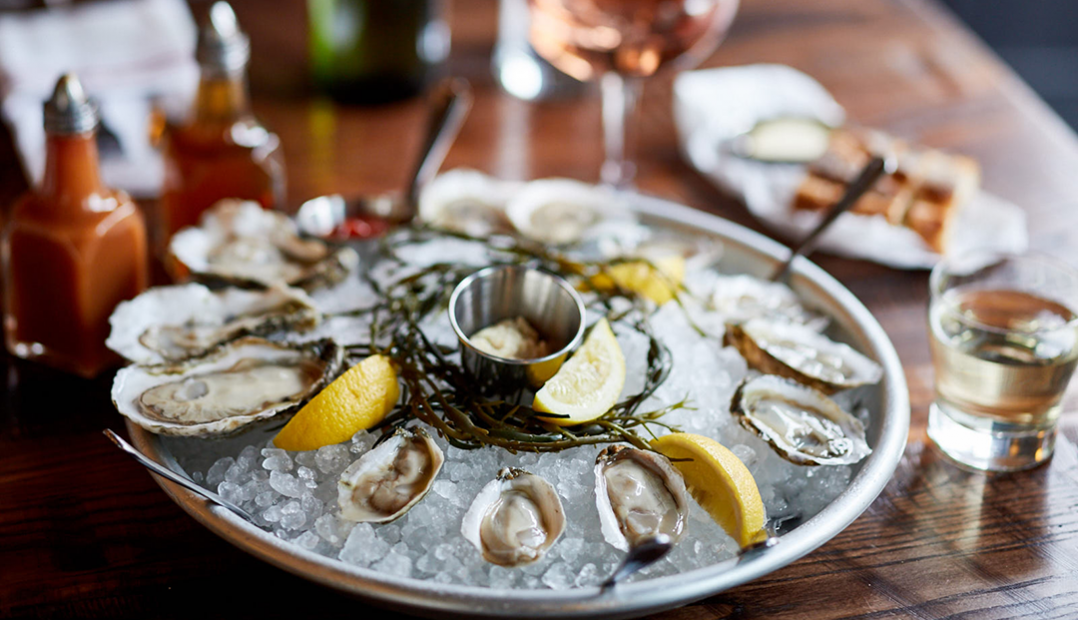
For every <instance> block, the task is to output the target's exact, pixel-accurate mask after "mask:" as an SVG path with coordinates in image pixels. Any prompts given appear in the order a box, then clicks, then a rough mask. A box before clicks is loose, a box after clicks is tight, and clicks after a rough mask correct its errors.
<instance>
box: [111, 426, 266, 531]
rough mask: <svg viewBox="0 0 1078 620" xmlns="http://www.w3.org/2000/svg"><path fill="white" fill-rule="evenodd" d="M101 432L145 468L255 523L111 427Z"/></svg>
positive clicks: (237, 507) (239, 509)
mask: <svg viewBox="0 0 1078 620" xmlns="http://www.w3.org/2000/svg"><path fill="white" fill-rule="evenodd" d="M102 433H104V434H105V437H108V438H109V440H110V441H111V442H112V443H114V444H116V447H117V448H119V449H121V450H123V451H124V452H126V453H128V454H130V455H131V456H132V457H133V458H134V459H135V460H136V461H138V462H139V463H141V464H142V465H143V466H144V467H146V469H148V470H150V471H152V472H153V473H155V474H157V475H158V476H161V477H162V478H166V479H168V480H171V481H172V482H175V483H176V484H178V485H180V486H182V487H183V488H185V489H187V490H189V491H192V492H194V493H195V494H196V495H200V496H202V497H204V498H206V499H208V500H210V501H211V502H213V503H215V504H217V505H218V506H223V507H224V508H227V509H229V510H231V511H232V512H234V513H236V514H237V515H239V516H241V517H243V518H244V519H246V520H247V521H250V522H251V523H255V520H254V517H252V516H251V515H250V513H248V512H247V511H246V510H244V509H242V508H240V507H239V506H237V505H235V504H233V503H232V502H230V501H228V500H226V499H225V498H223V497H221V496H220V495H218V494H216V493H214V492H213V491H210V490H209V489H204V488H202V487H200V486H199V485H198V484H196V483H195V481H194V480H191V479H190V478H187V477H186V476H181V475H180V474H177V473H176V472H174V471H172V470H171V469H168V468H167V467H164V466H163V465H161V464H159V463H156V462H154V461H152V460H150V458H149V457H147V456H146V455H145V454H143V453H141V452H139V451H138V450H137V449H136V448H135V446H132V445H131V444H129V443H127V442H126V441H124V439H123V437H120V436H119V435H117V434H116V433H114V432H113V431H112V430H111V429H107V428H106V429H105V430H104V431H102ZM255 525H257V523H255Z"/></svg>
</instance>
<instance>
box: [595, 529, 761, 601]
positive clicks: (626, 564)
mask: <svg viewBox="0 0 1078 620" xmlns="http://www.w3.org/2000/svg"><path fill="white" fill-rule="evenodd" d="M778 542H779V537H778V535H777V534H775V533H774V531H773V530H771V529H770V528H768V533H767V538H764V539H763V540H762V541H760V542H758V543H755V544H752V545H749V546H748V547H745V548H744V549H742V550H741V551H740V552H738V554H737V560H738V562H739V563H740V562H745V561H747V560H749V559H751V558H753V557H756V556H757V555H759V554H760V553H761V552H763V551H764V550H765V549H770V548H771V547H774V546H775V545H776V544H778ZM673 548H674V542H673V540H671V538H670V537H669V536H667V535H666V534H656V535H655V536H652V537H651V538H649V539H647V540H644V541H642V542H640V543H639V544H637V545H636V546H634V547H631V548H630V549H629V552H628V554H626V556H625V559H623V560H622V561H621V564H619V565H618V567H617V568H615V569H614V572H613V573H611V574H610V576H609V577H607V578H606V581H604V582H603V583H602V585H600V586H599V590H600V591H603V590H606V589H607V588H612V587H614V586H616V585H617V584H618V583H619V582H621V581H624V580H625V579H627V578H628V577H629V575H632V574H633V573H635V572H637V571H638V570H640V569H642V568H644V567H646V566H650V565H652V564H654V563H655V562H658V561H659V560H661V559H662V558H663V557H664V556H665V555H666V554H667V553H670V550H671V549H673Z"/></svg>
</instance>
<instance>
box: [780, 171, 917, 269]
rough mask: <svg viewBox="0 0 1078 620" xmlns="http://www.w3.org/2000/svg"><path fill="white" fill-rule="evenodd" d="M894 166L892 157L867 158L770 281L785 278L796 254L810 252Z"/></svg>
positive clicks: (800, 254)
mask: <svg viewBox="0 0 1078 620" xmlns="http://www.w3.org/2000/svg"><path fill="white" fill-rule="evenodd" d="M896 167H897V163H896V161H895V159H894V157H886V158H884V157H880V156H876V157H873V158H872V159H870V160H868V163H867V164H865V167H864V168H862V169H861V173H860V174H858V175H857V178H856V179H854V181H853V183H850V186H849V188H847V189H846V193H845V194H843V195H842V198H840V199H839V201H838V202H836V203H835V205H834V206H833V207H831V210H830V211H828V212H827V215H826V216H824V218H823V220H821V221H820V223H819V224H817V225H816V228H814V229H812V232H810V233H809V234H808V236H807V237H805V238H804V239H803V240H802V241H801V243H799V244H797V247H795V248H794V249H793V250H792V251H791V252H790V257H789V258H787V259H786V262H784V263H783V264H782V265H779V268H778V269H777V270H775V273H773V274H772V275H771V278H770V280H771V281H772V282H778V281H779V280H783V279H785V278H786V276H787V275H789V273H790V267H791V266H792V265H793V262H794V260H795V259H796V258H797V257H798V256H802V255H805V254H808V253H809V252H811V251H812V249H813V246H814V245H815V244H816V240H817V239H818V238H819V237H820V235H822V234H823V232H824V231H825V230H827V229H828V228H830V227H831V224H833V223H834V222H835V220H837V219H838V216H840V215H842V214H843V213H845V212H847V211H849V210H850V208H851V207H853V205H855V204H856V203H857V201H858V200H859V199H860V198H861V196H863V195H864V194H865V192H867V191H868V190H869V189H871V188H872V186H873V185H874V184H875V183H876V181H877V180H878V179H879V178H880V177H881V176H882V175H883V173H884V172H888V173H890V172H894V170H895V168H896Z"/></svg>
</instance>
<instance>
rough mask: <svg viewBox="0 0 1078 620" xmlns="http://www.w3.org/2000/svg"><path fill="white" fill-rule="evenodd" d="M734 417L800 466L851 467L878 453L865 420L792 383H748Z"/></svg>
mask: <svg viewBox="0 0 1078 620" xmlns="http://www.w3.org/2000/svg"><path fill="white" fill-rule="evenodd" d="M730 412H731V413H732V414H733V415H734V416H735V417H736V418H737V419H738V421H739V422H740V423H741V426H743V427H745V428H746V429H748V430H750V431H752V432H753V433H756V434H757V435H759V436H760V437H761V438H762V439H763V440H764V441H766V442H768V443H769V444H770V445H771V447H772V448H773V449H774V450H775V452H777V453H778V454H779V456H781V457H783V458H784V459H786V460H788V461H790V462H791V463H794V464H797V465H850V464H853V463H856V462H858V461H860V460H861V459H863V458H865V457H866V456H868V455H869V454H872V448H870V447H869V446H868V442H867V441H865V426H864V424H862V423H861V421H860V420H858V419H857V418H855V417H854V416H852V415H850V414H849V413H847V412H845V411H843V410H842V408H841V407H839V406H838V405H837V404H836V403H835V401H833V400H831V399H830V398H828V397H827V396H825V395H824V394H822V393H820V392H818V391H817V390H814V389H812V388H810V387H806V386H804V385H801V384H799V383H795V382H793V381H790V380H789V379H783V378H782V377H776V376H773V375H763V376H760V377H756V378H754V379H746V380H745V381H743V382H742V383H741V385H739V386H738V388H737V391H735V392H734V397H733V401H732V402H731V403H730Z"/></svg>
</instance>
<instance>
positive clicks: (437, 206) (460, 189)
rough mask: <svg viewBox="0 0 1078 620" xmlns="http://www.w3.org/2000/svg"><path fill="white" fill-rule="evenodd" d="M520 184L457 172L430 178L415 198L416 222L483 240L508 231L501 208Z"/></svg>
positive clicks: (509, 226)
mask: <svg viewBox="0 0 1078 620" xmlns="http://www.w3.org/2000/svg"><path fill="white" fill-rule="evenodd" d="M519 187H520V183H516V182H512V181H502V180H499V179H495V178H493V177H489V176H487V175H485V174H483V173H482V172H479V171H478V170H469V169H467V168H457V169H454V170H450V171H448V172H443V173H442V174H440V175H438V176H436V177H434V179H433V180H432V181H431V182H430V183H429V184H428V185H427V186H426V187H424V188H423V192H422V193H421V194H420V195H419V219H421V220H423V221H424V222H427V223H428V224H430V225H432V226H434V227H436V228H443V229H445V230H451V231H454V232H459V233H464V234H466V235H471V236H473V237H485V236H487V235H491V234H494V233H505V232H510V231H511V230H512V225H511V224H510V223H509V220H508V219H507V218H506V215H505V205H506V203H508V202H509V198H510V197H511V196H512V195H513V193H514V192H516V191H517V189H519Z"/></svg>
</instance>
